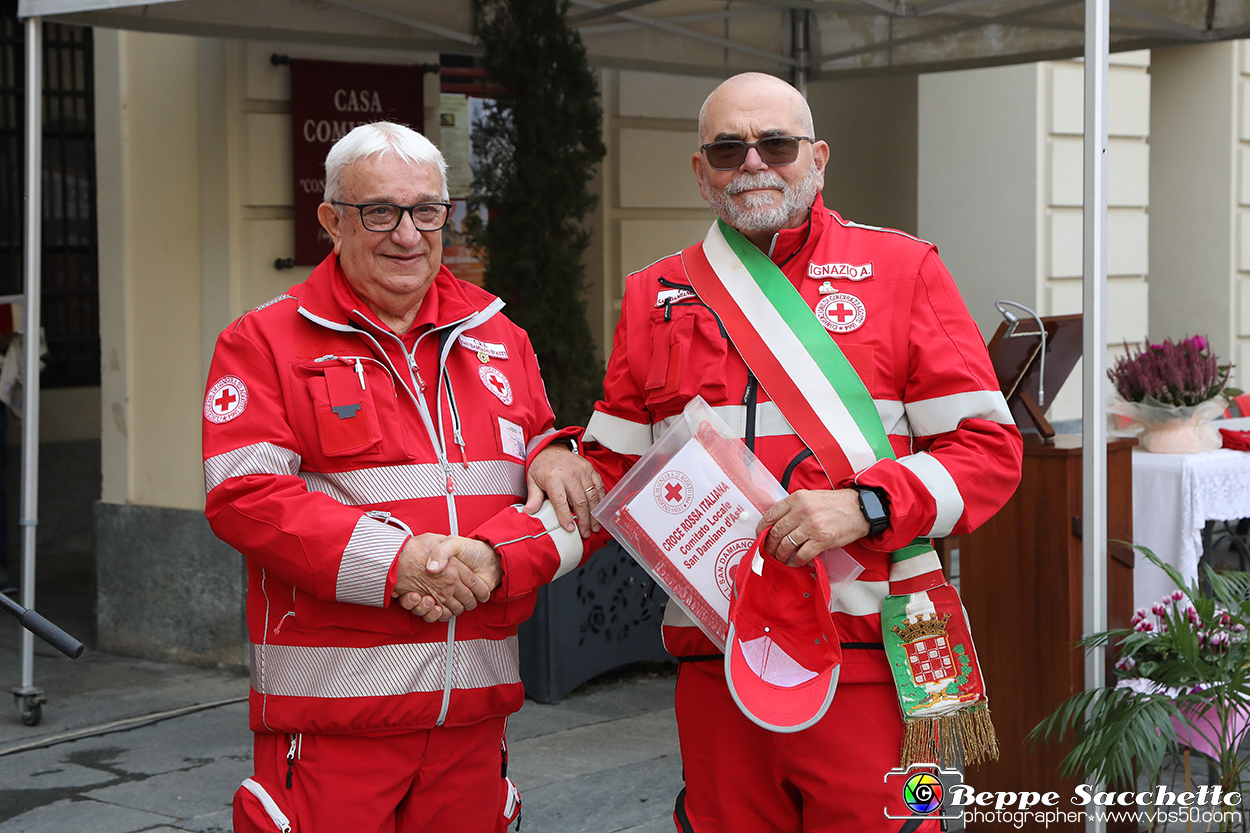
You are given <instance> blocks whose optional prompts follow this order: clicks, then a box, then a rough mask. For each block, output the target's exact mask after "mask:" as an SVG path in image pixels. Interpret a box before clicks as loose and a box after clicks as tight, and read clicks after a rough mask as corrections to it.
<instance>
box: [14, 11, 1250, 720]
mask: <svg viewBox="0 0 1250 833" xmlns="http://www.w3.org/2000/svg"><path fill="white" fill-rule="evenodd" d="M1082 12H1083V13H1084V16H1083V18H1082ZM18 14H19V16H20V17H23V18H27V22H26V32H27V43H28V51H27V72H26V84H27V96H26V113H27V124H26V137H27V144H26V148H27V150H26V152H27V177H26V188H27V205H26V232H25V245H26V260H25V294H26V298H27V301H28V303H27V304H26V322H25V331H26V332H27V333H36V332H38V327H39V315H40V313H39V275H40V262H39V251H40V247H39V241H40V213H39V210H38V208H39V205H40V190H39V189H40V176H39V172H40V167H41V166H40V157H39V151H40V148H39V145H40V143H39V137H40V135H41V123H40V119H41V109H40V103H39V102H40V98H39V91H40V88H41V87H40V81H41V76H40V67H41V57H40V49H41V46H40V32H41V28H40V23H41V20H42V19H48V20H55V21H59V22H64V23H74V24H79V25H89V26H101V27H108V28H117V29H131V30H141V31H153V32H166V33H178V34H186V35H197V36H204V37H223V38H239V39H262V40H270V41H275V40H276V41H291V42H299V43H325V44H334V45H340V46H343V45H351V46H365V47H375V48H387V49H391V48H404V49H410V50H421V51H431V52H450V53H461V54H473V53H476V52H479V51H480V48H479V46H478V45H477V42H476V38H475V37H474V35H473V20H472V9H471V4H470V3H469V2H468V0H457V1H456V2H444V3H420V4H417V3H412V2H407V1H406V0H152V2H147V3H137V2H132V0H20V2H19V4H18ZM569 20H570V22H571V23H572V24H573V25H575V26H576V27H577V28H578V29H579V30H580V32H581V34H582V37H583V39H584V41H585V43H586V45H587V48H588V50H589V53H590V59H591V61H592V63H594V64H596V65H599V66H606V67H619V68H626V69H635V70H651V71H658V72H668V73H682V74H699V75H712V76H728V75H730V74H733V73H736V72H741V71H744V70H758V71H764V72H771V73H775V74H779V75H782V76H788V77H789V78H790V79H791V80H793V81H794V82H795V84H796V86H798V87H799V88H800V89H804V88H805V86H806V83H807V82H808V81H809V80H813V79H818V78H832V77H839V76H851V75H867V74H886V73H915V72H925V71H933V70H939V69H942V70H947V69H957V68H962V67H972V66H988V65H995V64H1008V63H1021V62H1028V61H1037V60H1044V59H1049V58H1057V57H1073V56H1077V55H1081V54H1083V55H1084V56H1085V67H1086V85H1085V201H1084V204H1085V238H1084V251H1085V254H1084V286H1085V292H1084V311H1085V320H1084V327H1085V338H1084V356H1085V362H1084V388H1083V390H1084V407H1083V424H1084V481H1085V482H1084V524H1083V526H1084V529H1083V533H1084V534H1083V536H1082V539H1083V542H1084V544H1083V546H1084V563H1085V571H1084V578H1085V584H1084V588H1085V617H1084V624H1085V632H1086V633H1090V632H1093V631H1097V630H1103V629H1105V627H1106V453H1105V446H1106V430H1105V420H1104V418H1103V403H1104V402H1105V394H1104V388H1105V378H1106V374H1105V371H1106V349H1105V345H1106V309H1105V299H1106V272H1107V269H1106V263H1107V255H1106V217H1107V198H1106V188H1107V186H1106V182H1107V178H1106V149H1107V95H1106V93H1107V73H1108V69H1107V67H1108V54H1109V52H1110V51H1113V50H1114V51H1120V50H1129V49H1140V48H1146V47H1152V46H1161V45H1171V44H1179V43H1202V42H1209V41H1216V40H1227V39H1233V38H1239V37H1243V36H1250V4H1248V3H1246V2H1244V0H922V2H912V1H911V0H737V2H734V3H725V2H723V0H619V2H612V3H603V2H598V1H597V0H571V10H570V16H569ZM675 56H676V57H675ZM37 362H38V357H37V356H36V355H35V353H34V351H28V356H27V365H26V373H27V378H28V379H36V378H38V365H37ZM27 408H28V409H29V410H28V418H27V419H26V420H25V421H24V422H23V454H22V464H23V472H24V475H23V490H22V510H21V511H22V514H21V517H22V521H21V522H22V525H23V570H22V577H23V588H22V589H23V599H24V603H25V604H26V606H28V607H30V606H33V603H34V548H35V523H36V518H37V504H36V493H37V488H36V487H37V482H38V481H37V478H38V472H37V470H36V460H37V449H38V424H39V419H38V415H39V397H38V386H37V385H32V386H31V390H30V391H29V395H28V404H27ZM24 640H25V641H24V642H23V654H22V656H23V662H22V684H21V686H20V687H16V688H15V689H14V693H15V694H16V695H17V696H18V697H19V698H21V697H26V696H35V695H37V694H38V690H37V689H35V688H34V687H33V683H32V679H31V675H32V671H31V661H30V660H31V641H30V635H29V634H24ZM1103 669H1104V663H1103V659H1102V657H1101V656H1099V655H1097V654H1092V655H1091V656H1090V657H1089V658H1088V660H1087V664H1086V681H1087V684H1088V685H1089V686H1091V687H1092V686H1101V685H1103V684H1104V682H1105V680H1104V670H1103Z"/></svg>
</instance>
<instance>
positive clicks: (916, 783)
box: [885, 764, 964, 820]
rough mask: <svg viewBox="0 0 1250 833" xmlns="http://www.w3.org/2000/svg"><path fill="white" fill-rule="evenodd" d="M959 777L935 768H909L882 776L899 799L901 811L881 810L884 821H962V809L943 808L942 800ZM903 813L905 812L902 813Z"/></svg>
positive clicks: (930, 765) (921, 765)
mask: <svg viewBox="0 0 1250 833" xmlns="http://www.w3.org/2000/svg"><path fill="white" fill-rule="evenodd" d="M963 781H964V777H963V773H962V772H960V771H959V770H957V769H945V768H943V767H939V766H936V765H935V764H912V765H911V766H909V767H907V768H906V769H902V768H897V769H892V770H890V771H889V772H887V773H886V774H885V783H886V784H891V785H893V787H894V789H895V790H897V794H898V796H899V797H900V798H901V799H902V807H898V808H895V812H891V811H890V810H891V808H889V807H886V808H885V817H886V818H888V819H910V818H916V817H922V818H929V819H948V820H949V819H959V818H963V814H964V808H963V807H946V806H944V804H943V799H944V798H945V797H946V796H948V795H949V794H950V791H951V790H952V789H954V788H955V787H957V786H959V785H960V784H962V783H963ZM904 810H905V811H904Z"/></svg>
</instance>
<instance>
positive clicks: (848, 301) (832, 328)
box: [816, 292, 868, 333]
mask: <svg viewBox="0 0 1250 833" xmlns="http://www.w3.org/2000/svg"><path fill="white" fill-rule="evenodd" d="M816 317H817V318H819V319H820V323H821V324H824V325H825V329H826V330H828V331H829V332H831V333H849V332H851V331H852V330H858V329H859V328H860V327H862V326H864V320H865V319H866V318H867V317H868V314H867V311H866V310H865V309H864V302H863V301H861V300H859V298H856V297H855V296H854V295H851V294H850V293H847V292H835V293H834V294H832V295H826V296H825V297H823V298H821V299H820V303H819V304H817V305H816Z"/></svg>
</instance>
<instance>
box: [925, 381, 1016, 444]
mask: <svg viewBox="0 0 1250 833" xmlns="http://www.w3.org/2000/svg"><path fill="white" fill-rule="evenodd" d="M906 408H907V418H908V419H909V420H911V425H912V430H913V431H914V432H915V435H916V436H917V437H932V436H934V435H936V434H946V433H949V432H951V431H954V430H955V429H956V428H958V427H959V423H961V422H963V421H964V420H965V419H988V420H990V421H991V422H997V423H999V424H1000V425H1015V420H1014V419H1012V416H1011V409H1010V408H1008V407H1007V400H1006V399H1004V398H1003V394H1002V392H1001V391H996V390H974V391H968V392H966V393H953V394H951V395H949V396H935V397H933V398H931V399H920V400H917V401H915V402H908V403H907V405H906Z"/></svg>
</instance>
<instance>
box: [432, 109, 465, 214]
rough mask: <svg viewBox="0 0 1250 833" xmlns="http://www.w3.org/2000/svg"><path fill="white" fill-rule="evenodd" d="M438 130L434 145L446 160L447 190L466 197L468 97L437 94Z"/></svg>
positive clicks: (456, 195)
mask: <svg viewBox="0 0 1250 833" xmlns="http://www.w3.org/2000/svg"><path fill="white" fill-rule="evenodd" d="M438 129H439V137H438V148H439V150H441V151H442V152H443V158H444V159H446V160H447V192H448V194H449V195H450V196H451V198H452V199H459V198H465V197H468V196H469V194H470V193H471V192H472V190H473V168H472V166H471V165H470V156H471V155H472V147H471V144H470V136H469V97H468V96H465V95H456V94H454V93H443V94H442V95H440V96H439V99H438Z"/></svg>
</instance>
